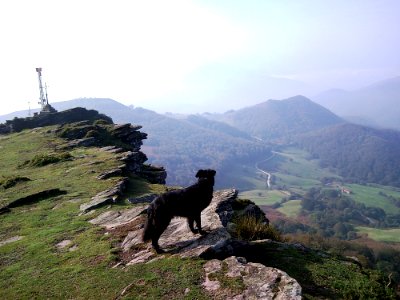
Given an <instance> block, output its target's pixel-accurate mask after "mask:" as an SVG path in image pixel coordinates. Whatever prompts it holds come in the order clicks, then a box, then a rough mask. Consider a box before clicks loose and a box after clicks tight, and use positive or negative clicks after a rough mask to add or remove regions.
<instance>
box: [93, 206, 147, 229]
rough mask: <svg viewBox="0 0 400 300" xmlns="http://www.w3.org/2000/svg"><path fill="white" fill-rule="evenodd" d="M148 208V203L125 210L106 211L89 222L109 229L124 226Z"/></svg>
mask: <svg viewBox="0 0 400 300" xmlns="http://www.w3.org/2000/svg"><path fill="white" fill-rule="evenodd" d="M146 208H147V205H138V206H135V207H133V208H130V209H127V210H123V211H106V212H104V213H102V214H101V215H99V216H98V217H96V218H94V219H92V220H90V221H89V222H90V223H92V224H95V225H100V226H102V227H104V228H105V229H107V230H111V229H114V228H117V227H120V226H124V225H126V224H128V223H131V222H132V221H134V220H135V218H137V217H138V216H139V215H140V214H142V213H143V211H145V210H146Z"/></svg>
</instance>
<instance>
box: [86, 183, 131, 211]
mask: <svg viewBox="0 0 400 300" xmlns="http://www.w3.org/2000/svg"><path fill="white" fill-rule="evenodd" d="M127 182H128V178H123V179H122V180H120V181H118V182H117V183H116V184H115V185H114V186H113V187H111V188H110V189H107V190H105V191H102V192H100V193H98V194H97V195H96V196H94V197H92V200H91V201H90V202H88V203H84V204H81V206H80V210H81V211H82V212H88V211H89V210H92V209H94V208H97V207H99V206H102V205H105V204H112V203H116V202H117V201H118V199H119V197H120V196H122V194H123V191H124V189H125V188H126V184H127Z"/></svg>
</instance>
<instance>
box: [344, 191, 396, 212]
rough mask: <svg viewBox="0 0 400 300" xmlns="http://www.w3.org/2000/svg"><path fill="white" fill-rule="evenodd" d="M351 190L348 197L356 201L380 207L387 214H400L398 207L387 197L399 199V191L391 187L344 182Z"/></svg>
mask: <svg viewBox="0 0 400 300" xmlns="http://www.w3.org/2000/svg"><path fill="white" fill-rule="evenodd" d="M345 186H346V187H347V188H348V189H350V190H351V192H352V193H351V194H350V195H349V196H350V198H352V199H354V200H355V201H357V202H360V203H364V204H365V205H366V206H375V207H379V208H382V209H383V210H384V211H385V212H386V213H387V214H400V207H397V206H396V205H394V204H393V203H392V202H391V201H390V200H389V199H388V198H387V197H385V196H384V194H386V195H390V196H393V197H395V198H397V199H400V192H398V191H396V189H395V188H392V187H385V186H380V187H373V186H366V185H359V184H346V185H345Z"/></svg>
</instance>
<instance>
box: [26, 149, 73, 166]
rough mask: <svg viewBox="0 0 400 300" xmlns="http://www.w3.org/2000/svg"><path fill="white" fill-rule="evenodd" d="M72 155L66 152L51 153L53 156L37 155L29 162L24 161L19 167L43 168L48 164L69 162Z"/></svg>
mask: <svg viewBox="0 0 400 300" xmlns="http://www.w3.org/2000/svg"><path fill="white" fill-rule="evenodd" d="M71 159H72V155H71V154H69V153H68V152H62V153H53V154H38V155H35V157H34V158H32V159H31V160H27V161H25V162H24V163H23V164H22V165H21V166H28V167H43V166H46V165H49V164H54V163H58V162H62V161H67V160H71Z"/></svg>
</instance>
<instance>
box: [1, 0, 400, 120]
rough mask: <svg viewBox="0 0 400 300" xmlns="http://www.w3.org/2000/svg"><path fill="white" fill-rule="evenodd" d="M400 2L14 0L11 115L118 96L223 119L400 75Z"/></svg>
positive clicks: (4, 36) (8, 18)
mask: <svg viewBox="0 0 400 300" xmlns="http://www.w3.org/2000/svg"><path fill="white" fill-rule="evenodd" d="M399 29H400V1H398V0H375V1H371V0H358V1H357V0H343V1H342V0H335V1H319V0H314V1H312V0H292V1H289V0H280V1H272V0H249V1H244V0H242V1H238V0H192V1H191V0H169V1H164V0H159V1H156V0H146V1H136V0H113V1H105V0H95V1H92V0H68V1H64V0H58V1H54V0H35V1H31V0H3V1H1V2H0V39H1V46H0V66H1V72H0V91H1V101H0V115H2V114H6V113H10V112H13V111H17V110H25V109H28V107H31V108H39V107H40V105H39V104H38V100H39V89H38V79H37V73H36V71H35V68H36V67H41V68H42V69H43V72H42V75H43V80H44V81H45V82H46V84H47V86H48V95H49V102H50V103H52V102H58V101H65V100H70V99H76V98H81V97H86V98H92V97H99V98H112V99H114V100H117V101H119V102H121V103H123V104H126V105H133V106H138V107H144V108H148V109H152V110H155V111H157V112H160V113H162V112H179V113H195V112H198V113H200V112H206V111H207V112H223V111H226V110H229V109H237V108H241V107H245V106H248V105H252V104H256V103H259V102H262V101H265V100H267V99H270V98H273V99H282V98H285V97H286V98H287V97H290V96H294V95H296V94H303V95H306V96H308V97H312V96H313V95H315V94H317V93H319V92H322V91H324V90H327V89H330V88H342V89H348V90H352V89H357V88H361V87H363V86H366V85H368V84H371V83H374V82H376V81H380V80H384V79H388V78H391V77H395V76H400V55H399V54H398V53H400V30H399Z"/></svg>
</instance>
